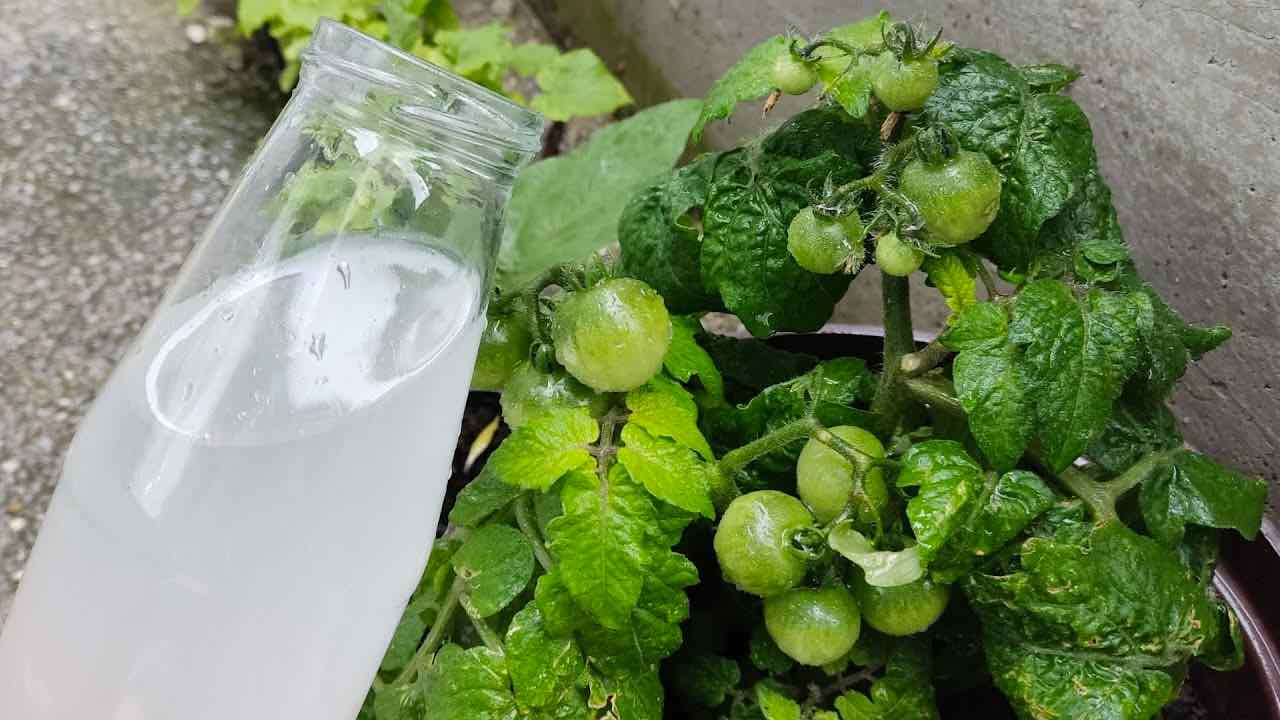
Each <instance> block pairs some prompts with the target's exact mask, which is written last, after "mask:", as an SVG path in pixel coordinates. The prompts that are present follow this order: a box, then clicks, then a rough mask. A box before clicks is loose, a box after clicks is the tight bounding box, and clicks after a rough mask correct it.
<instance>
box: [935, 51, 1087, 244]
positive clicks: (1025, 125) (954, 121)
mask: <svg viewBox="0 0 1280 720" xmlns="http://www.w3.org/2000/svg"><path fill="white" fill-rule="evenodd" d="M924 114H925V116H926V117H927V118H928V119H929V120H930V121H931V122H934V123H942V124H946V125H948V126H949V127H951V128H952V129H953V130H954V131H955V132H956V134H957V135H958V137H959V139H960V142H961V144H962V145H963V146H964V147H966V148H969V149H972V150H979V151H981V152H984V153H986V155H987V157H988V158H990V159H991V161H992V162H993V163H995V165H996V167H997V168H998V169H999V170H1000V174H1001V175H1002V176H1003V177H1004V184H1003V186H1002V188H1001V193H1000V212H999V214H998V215H997V216H996V219H995V222H993V223H992V225H991V227H990V228H988V229H987V231H986V233H984V234H983V236H982V237H981V238H979V239H978V240H977V241H976V242H975V245H976V246H977V247H978V248H979V249H981V250H982V251H984V252H985V253H987V254H988V255H989V256H990V257H991V258H992V259H993V260H995V261H996V263H997V264H998V265H1000V266H1001V267H1003V268H1016V269H1026V268H1027V267H1028V266H1029V265H1030V263H1031V261H1032V259H1033V258H1034V257H1035V256H1036V255H1038V254H1039V252H1040V245H1039V241H1038V237H1039V234H1040V228H1041V226H1042V225H1044V223H1045V221H1047V220H1049V219H1050V218H1053V217H1054V216H1056V215H1057V214H1058V213H1059V212H1061V211H1062V209H1063V208H1065V207H1066V206H1067V205H1068V204H1069V203H1070V202H1071V201H1072V200H1073V199H1074V198H1075V196H1076V195H1077V193H1079V192H1080V189H1081V187H1082V184H1083V182H1084V180H1085V177H1086V175H1087V174H1088V173H1089V171H1090V169H1091V168H1092V167H1093V164H1094V152H1093V133H1092V131H1091V130H1090V128H1089V120H1088V118H1086V117H1085V115H1084V113H1083V112H1082V111H1081V110H1080V108H1079V107H1078V106H1077V105H1076V104H1075V102H1074V101H1072V100H1071V99H1070V98H1067V97H1064V96H1061V95H1053V94H1043V93H1035V92H1033V90H1032V87H1031V86H1030V85H1028V83H1027V80H1026V78H1024V77H1023V75H1022V73H1021V72H1019V70H1018V68H1016V67H1014V66H1013V65H1010V64H1009V63H1008V62H1006V61H1005V60H1003V59H1001V58H999V57H997V56H995V55H992V54H990V53H985V52H980V51H976V50H957V51H953V52H951V53H949V54H948V55H947V56H946V58H945V60H944V62H943V64H942V68H941V77H940V84H939V86H938V89H937V90H935V91H934V93H933V95H932V96H931V97H930V98H929V101H928V102H927V103H926V104H925V108H924Z"/></svg>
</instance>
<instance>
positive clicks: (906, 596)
mask: <svg viewBox="0 0 1280 720" xmlns="http://www.w3.org/2000/svg"><path fill="white" fill-rule="evenodd" d="M854 594H855V595H856V596H857V598H858V605H859V606H860V607H861V608H862V616H863V617H864V618H866V620H867V624H868V625H870V626H871V627H873V628H875V629H876V630H879V631H880V632H882V633H884V634H885V635H898V636H901V635H914V634H916V633H918V632H924V631H925V630H927V629H928V628H929V626H930V625H932V624H933V623H934V622H935V621H937V619H938V618H939V617H941V615H942V611H943V610H946V609H947V601H948V600H950V599H951V587H950V586H949V585H939V584H938V583H935V582H933V581H932V580H930V579H928V578H920V579H919V580H916V581H915V582H910V583H907V584H906V585H898V586H895V587H875V586H874V585H868V584H867V583H866V581H865V580H859V581H858V583H857V584H856V585H854Z"/></svg>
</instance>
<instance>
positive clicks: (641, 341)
mask: <svg viewBox="0 0 1280 720" xmlns="http://www.w3.org/2000/svg"><path fill="white" fill-rule="evenodd" d="M551 334H552V339H553V341H554V343H555V347H556V360H558V361H559V362H560V364H561V365H564V366H565V369H567V370H568V371H569V372H570V373H571V374H572V375H573V376H574V377H576V378H578V379H579V380H581V381H582V382H584V383H586V384H587V385H588V386H590V387H592V388H595V389H596V390H599V391H601V392H625V391H627V390H631V389H633V388H637V387H640V386H641V385H643V384H645V383H646V382H648V381H649V379H650V378H652V377H653V376H654V375H655V374H656V373H657V372H658V370H660V369H662V358H663V357H664V356H665V355H666V354H667V346H669V345H670V344H671V316H670V315H668V314H667V308H666V306H665V305H664V304H663V302H662V296H661V295H659V294H658V293H657V291H656V290H654V289H653V288H651V287H649V286H648V285H646V284H645V283H643V282H640V281H639V280H634V279H632V278H616V279H613V280H605V281H604V282H602V283H600V284H598V285H595V286H592V287H590V288H587V289H586V290H579V291H577V292H572V293H569V295H568V297H566V298H565V299H564V300H562V301H561V302H560V305H559V306H558V307H557V308H556V314H555V317H554V319H553V321H552V330H551Z"/></svg>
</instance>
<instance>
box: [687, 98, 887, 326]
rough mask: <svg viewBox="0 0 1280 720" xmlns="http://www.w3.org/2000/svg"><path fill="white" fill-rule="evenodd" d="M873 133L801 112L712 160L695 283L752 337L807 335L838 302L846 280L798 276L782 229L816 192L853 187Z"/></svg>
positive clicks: (824, 113)
mask: <svg viewBox="0 0 1280 720" xmlns="http://www.w3.org/2000/svg"><path fill="white" fill-rule="evenodd" d="M875 132H876V131H875V130H874V129H873V128H871V127H870V126H869V125H867V124H866V123H862V122H860V121H854V120H851V119H850V118H849V117H848V116H847V115H845V114H844V113H843V112H840V111H838V110H832V109H814V110H808V111H805V112H802V113H800V114H799V115H796V116H795V117H793V118H791V119H790V120H788V121H787V122H786V123H784V124H783V125H782V127H780V128H778V129H777V130H776V131H775V132H774V133H772V134H771V135H769V136H768V137H767V138H765V140H764V142H763V143H761V144H760V146H759V147H758V148H757V147H754V146H753V147H748V148H742V149H739V150H735V151H731V152H729V153H725V154H724V155H723V156H722V157H721V158H720V161H719V162H718V163H717V165H716V170H715V178H714V179H713V180H712V183H711V194H710V197H709V198H708V200H707V205H706V209H705V213H704V215H703V228H704V230H703V240H702V256H701V268H702V279H703V283H704V285H705V286H706V287H707V289H709V290H712V289H714V290H715V291H716V292H718V293H719V295H720V298H721V300H723V301H724V305H725V307H726V308H728V309H729V311H730V312H733V313H734V314H735V315H737V316H738V319H739V320H741V321H742V323H743V325H745V326H746V327H747V329H748V330H750V331H751V334H752V335H755V336H756V337H764V336H767V335H770V334H773V333H775V332H780V331H796V332H809V331H812V330H816V329H818V328H819V327H821V326H822V324H823V323H825V322H826V321H827V320H828V319H829V318H830V317H831V312H832V309H833V308H834V307H835V304H836V302H838V301H839V300H840V298H841V297H843V296H844V293H845V290H846V289H848V287H849V282H850V281H851V280H852V279H853V276H852V275H845V274H835V275H816V274H814V273H811V272H809V271H807V270H804V269H803V268H801V267H800V266H799V265H798V264H796V261H795V259H794V258H792V257H791V254H790V253H789V252H788V251H787V229H788V226H789V224H790V222H791V220H792V219H793V218H794V217H795V215H796V213H798V212H799V211H800V210H801V209H802V208H805V207H808V206H809V205H810V204H811V203H813V202H814V201H815V200H817V199H819V195H820V193H821V192H822V188H823V186H824V183H827V182H833V183H837V184H839V183H842V182H847V181H850V180H853V179H856V178H857V176H858V175H859V174H860V172H861V169H862V165H861V162H862V159H861V158H860V153H861V152H862V150H863V145H864V144H866V143H869V142H871V138H873V137H874V136H875ZM876 142H878V141H876Z"/></svg>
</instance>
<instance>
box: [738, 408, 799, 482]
mask: <svg viewBox="0 0 1280 720" xmlns="http://www.w3.org/2000/svg"><path fill="white" fill-rule="evenodd" d="M821 427H822V426H821V425H819V424H818V421H817V420H815V419H814V418H812V417H807V416H806V417H802V418H800V419H799V420H792V421H791V422H789V423H787V424H786V425H783V426H782V427H779V428H777V429H775V430H772V431H771V432H769V433H766V434H765V435H761V436H760V437H758V438H756V439H755V440H752V441H751V442H749V443H747V444H746V445H743V446H742V447H740V448H734V449H733V450H730V451H729V452H727V453H725V454H724V455H723V456H722V457H721V458H720V462H718V463H716V468H717V469H718V470H719V471H720V474H721V475H722V476H724V477H726V478H732V477H733V476H734V474H735V473H737V472H738V471H739V470H741V469H742V468H744V467H746V466H748V465H750V464H751V463H752V462H754V461H755V460H756V459H758V458H760V457H763V456H765V455H768V454H769V453H771V452H773V451H774V450H778V449H781V448H783V447H786V446H787V445H790V444H791V443H793V442H795V441H797V440H800V439H802V438H807V437H809V435H810V434H812V433H813V432H814V431H815V430H817V429H820V428H821Z"/></svg>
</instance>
